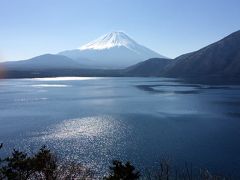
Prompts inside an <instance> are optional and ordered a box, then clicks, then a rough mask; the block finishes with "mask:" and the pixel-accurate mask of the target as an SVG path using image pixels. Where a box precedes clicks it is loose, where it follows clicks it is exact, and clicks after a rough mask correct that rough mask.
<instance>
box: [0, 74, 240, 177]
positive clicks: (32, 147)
mask: <svg viewBox="0 0 240 180" xmlns="http://www.w3.org/2000/svg"><path fill="white" fill-rule="evenodd" d="M239 137H240V86H229V85H227V86H226V85H221V86H220V85H201V84H187V83H184V82H181V81H180V80H177V79H167V78H100V77H99V78H97V77H96V78H87V77H86V78H77V77H62V78H42V79H11V80H1V81H0V142H3V143H4V147H5V148H4V149H3V150H1V154H2V155H3V154H6V153H7V152H9V150H10V149H12V148H13V147H14V148H17V149H21V150H25V151H27V152H29V153H30V154H31V153H32V152H35V151H36V149H38V148H40V147H41V146H42V145H44V144H46V145H47V146H48V147H49V148H51V149H52V150H53V151H54V152H56V154H57V155H58V156H59V157H64V159H67V160H69V161H78V162H81V163H83V164H86V165H88V166H90V167H91V168H93V169H95V170H96V171H98V172H105V170H106V168H107V167H108V166H109V164H110V162H111V160H113V159H119V160H123V161H126V160H130V161H131V162H132V163H133V164H134V165H135V166H137V167H138V168H140V169H145V168H150V169H151V168H154V167H156V166H157V164H158V163H159V161H160V159H161V158H166V157H167V158H169V159H170V160H171V161H172V162H173V163H174V164H175V165H179V166H181V165H184V163H185V162H188V163H192V164H193V166H194V167H207V168H209V169H210V170H212V171H214V172H223V173H231V174H236V175H239V174H240V172H238V170H239V168H240V153H239V152H240V140H239Z"/></svg>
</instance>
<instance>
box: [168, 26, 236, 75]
mask: <svg viewBox="0 0 240 180" xmlns="http://www.w3.org/2000/svg"><path fill="white" fill-rule="evenodd" d="M239 73H240V31H237V32H235V33H232V34H230V35H229V36H227V37H225V38H224V39H222V40H220V41H218V42H216V43H213V44H211V45H209V46H207V47H205V48H202V49H200V50H198V51H196V52H192V53H188V54H185V55H182V56H179V57H178V58H176V59H175V60H174V63H172V64H170V65H169V66H167V67H166V69H165V71H164V73H163V74H164V75H167V76H173V77H183V76H188V77H190V76H191V77H197V76H236V75H239Z"/></svg>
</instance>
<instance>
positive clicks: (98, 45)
mask: <svg viewBox="0 0 240 180" xmlns="http://www.w3.org/2000/svg"><path fill="white" fill-rule="evenodd" d="M118 46H124V47H126V48H128V49H134V47H136V46H139V45H138V44H137V43H136V42H135V41H134V40H133V39H131V38H130V37H129V36H128V35H126V34H125V33H124V32H119V31H116V32H111V33H108V34H106V35H104V36H101V37H99V38H98V39H96V40H94V41H91V42H89V43H87V44H86V45H83V46H81V47H80V48H79V49H80V50H88V49H89V50H90V49H95V50H100V49H109V48H112V47H118Z"/></svg>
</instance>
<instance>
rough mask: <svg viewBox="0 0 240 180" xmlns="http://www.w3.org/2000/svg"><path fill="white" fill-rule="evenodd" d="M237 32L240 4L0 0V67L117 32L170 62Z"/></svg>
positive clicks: (227, 0)
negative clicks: (121, 32) (6, 62)
mask: <svg viewBox="0 0 240 180" xmlns="http://www.w3.org/2000/svg"><path fill="white" fill-rule="evenodd" d="M239 29H240V0H199V1H198V0H0V61H6V60H20V59H27V58H30V57H33V56H37V55H40V54H44V53H57V52H60V51H62V50H67V49H75V48H77V47H80V46H81V45H83V44H85V43H87V42H89V41H91V40H94V39H95V38H97V37H99V36H100V35H103V34H106V33H108V32H111V31H116V30H121V31H124V32H126V33H127V34H128V35H130V36H131V37H132V38H133V39H134V40H136V41H137V42H139V43H140V44H142V45H145V46H147V47H149V48H151V49H153V50H155V51H157V52H158V53H160V54H162V55H165V56H168V57H171V58H174V57H176V56H179V55H181V54H183V53H187V52H190V51H194V50H197V49H199V48H201V47H203V46H205V45H208V44H210V43H212V42H214V41H217V40H219V39H221V38H222V37H224V36H226V35H228V34H230V33H232V32H234V31H237V30H239Z"/></svg>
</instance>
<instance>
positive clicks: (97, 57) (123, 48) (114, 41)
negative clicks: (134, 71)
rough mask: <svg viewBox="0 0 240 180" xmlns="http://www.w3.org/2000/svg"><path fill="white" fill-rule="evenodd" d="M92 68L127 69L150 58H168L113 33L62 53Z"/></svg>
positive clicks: (118, 33)
mask: <svg viewBox="0 0 240 180" xmlns="http://www.w3.org/2000/svg"><path fill="white" fill-rule="evenodd" d="M59 55H64V56H66V57H68V58H71V59H73V60H75V61H76V62H79V63H81V64H83V65H85V66H86V67H92V68H125V67H127V66H130V65H133V64H135V63H139V62H141V61H143V60H146V59H149V58H166V57H164V56H162V55H160V54H158V53H156V52H154V51H153V50H151V49H149V48H146V47H144V46H142V45H140V44H138V43H137V42H136V41H134V40H133V39H132V38H130V37H129V36H128V35H126V34H125V33H123V32H111V33H108V34H106V35H104V36H101V37H99V38H97V39H96V40H94V41H91V42H89V43H87V44H85V45H83V46H81V47H80V48H78V49H73V50H67V51H63V52H60V53H59Z"/></svg>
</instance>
